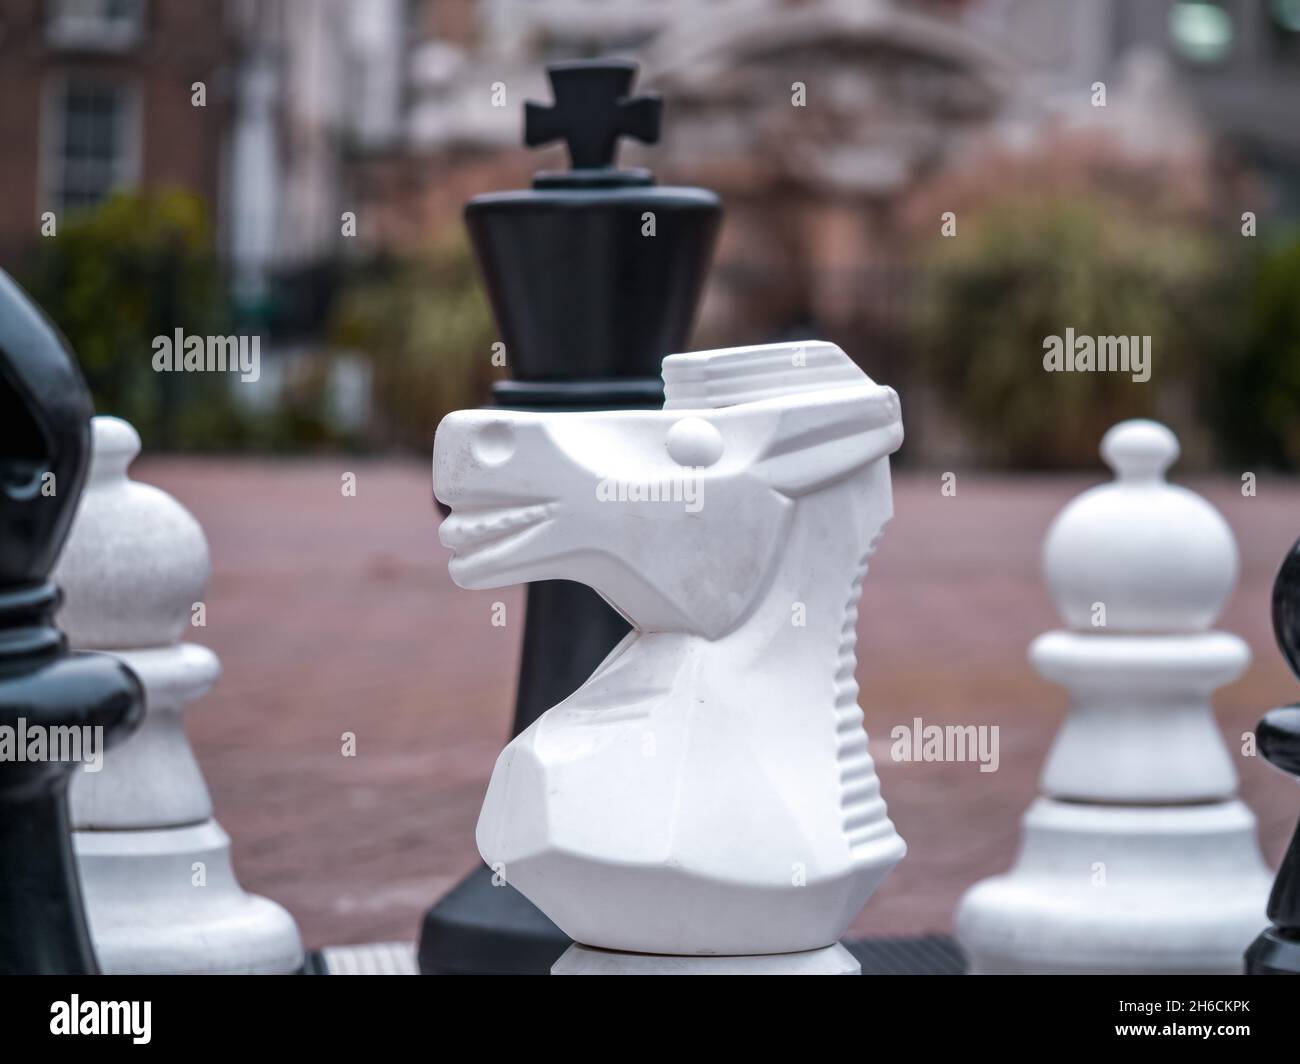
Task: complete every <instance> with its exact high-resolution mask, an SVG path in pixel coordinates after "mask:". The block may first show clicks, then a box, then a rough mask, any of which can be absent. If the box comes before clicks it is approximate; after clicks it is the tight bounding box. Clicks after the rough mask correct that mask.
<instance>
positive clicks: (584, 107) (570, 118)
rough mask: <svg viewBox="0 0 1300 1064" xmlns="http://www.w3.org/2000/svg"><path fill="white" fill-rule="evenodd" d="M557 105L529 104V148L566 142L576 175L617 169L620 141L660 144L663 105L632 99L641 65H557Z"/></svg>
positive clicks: (552, 69)
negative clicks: (553, 142)
mask: <svg viewBox="0 0 1300 1064" xmlns="http://www.w3.org/2000/svg"><path fill="white" fill-rule="evenodd" d="M546 76H547V77H548V78H549V79H550V82H551V92H552V93H553V94H554V96H555V103H554V104H551V105H549V106H548V105H547V104H541V103H534V102H533V101H532V100H529V101H527V102H526V103H525V104H524V143H525V144H527V145H528V146H529V147H530V148H536V147H538V146H539V145H542V144H549V143H550V142H551V141H553V140H563V141H565V142H566V143H567V144H568V146H569V159H570V160H571V165H572V167H573V169H575V170H596V169H601V168H604V167H611V166H613V165H614V156H615V153H616V152H617V150H618V138H619V137H635V138H636V139H637V140H639V141H641V142H642V143H644V144H653V143H655V141H657V140H658V139H659V116H660V114H661V113H662V111H663V101H662V100H661V99H660V98H659V97H658V96H656V95H653V94H648V95H645V96H636V97H633V96H630V95H629V93H630V92H631V91H632V82H633V80H634V79H635V78H636V64H635V63H630V62H625V61H620V60H609V59H597V60H575V61H573V62H568V63H553V64H551V65H550V66H548V67H547V68H546Z"/></svg>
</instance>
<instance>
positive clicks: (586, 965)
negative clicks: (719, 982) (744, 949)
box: [551, 942, 862, 975]
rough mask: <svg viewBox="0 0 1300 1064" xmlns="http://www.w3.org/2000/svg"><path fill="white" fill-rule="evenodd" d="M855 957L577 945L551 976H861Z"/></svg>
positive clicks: (836, 949) (840, 952) (839, 951)
mask: <svg viewBox="0 0 1300 1064" xmlns="http://www.w3.org/2000/svg"><path fill="white" fill-rule="evenodd" d="M861 972H862V968H861V966H860V965H859V964H858V962H857V960H856V959H854V957H853V954H851V953H850V952H849V951H848V950H846V949H845V948H844V947H843V946H842V945H840V944H839V943H838V942H837V943H836V944H835V945H833V946H826V947H825V948H824V949H812V950H805V951H804V952H802V953H765V954H761V955H758V956H752V957H717V956H710V957H680V956H665V955H663V954H655V953H620V952H618V951H616V950H607V949H595V948H593V947H591V946H580V945H578V944H577V943H574V944H573V945H572V946H570V947H569V948H568V949H567V950H566V951H565V953H564V955H563V956H562V957H561V958H560V959H559V960H558V961H556V962H555V965H554V967H552V968H551V974H552V975H860V974H861Z"/></svg>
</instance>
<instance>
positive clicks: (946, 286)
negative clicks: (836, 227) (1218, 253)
mask: <svg viewBox="0 0 1300 1064" xmlns="http://www.w3.org/2000/svg"><path fill="white" fill-rule="evenodd" d="M960 224H961V228H960V229H959V235H958V236H957V237H953V238H942V237H936V238H935V243H934V245H933V246H932V247H930V248H929V249H927V252H926V254H925V255H923V257H922V260H921V264H920V268H921V278H920V285H919V298H918V300H917V305H916V315H917V327H918V328H917V339H918V343H919V350H920V356H921V358H922V363H923V365H922V368H923V370H924V371H925V372H926V375H927V376H928V378H929V379H930V381H931V382H932V383H933V385H934V386H935V387H936V388H937V390H938V393H939V395H940V397H941V398H942V399H943V400H944V401H945V403H946V404H947V405H948V407H949V408H950V409H951V410H953V411H954V412H955V414H956V416H957V418H958V419H959V420H960V422H961V423H962V425H963V427H964V429H965V431H966V433H967V435H968V436H969V438H970V439H971V440H972V441H973V444H974V446H975V448H976V451H977V455H976V457H979V458H981V459H983V460H986V461H993V462H1002V463H1009V464H1011V465H1015V466H1019V467H1024V468H1051V467H1060V466H1074V465H1085V466H1092V465H1095V464H1096V454H1097V450H1096V448H1097V441H1098V440H1099V439H1100V437H1101V435H1102V434H1103V433H1104V432H1105V430H1106V429H1107V428H1108V427H1109V426H1110V425H1112V424H1113V423H1114V422H1115V421H1118V420H1120V419H1122V418H1126V417H1135V416H1151V415H1153V414H1156V413H1158V412H1162V411H1160V410H1159V408H1158V407H1157V401H1158V398H1159V399H1163V398H1165V397H1168V396H1169V395H1171V394H1173V393H1177V392H1178V391H1179V390H1180V389H1191V388H1192V387H1193V378H1192V375H1191V372H1190V371H1191V369H1192V368H1193V367H1194V366H1195V365H1196V364H1197V359H1198V356H1199V355H1200V340H1201V337H1202V336H1203V330H1202V325H1201V324H1198V323H1202V322H1203V320H1204V318H1205V316H1206V315H1207V313H1212V312H1213V308H1212V307H1209V306H1207V304H1206V297H1205V294H1206V292H1207V291H1208V289H1209V284H1210V281H1211V280H1212V278H1213V277H1214V263H1215V254H1214V248H1213V246H1212V245H1211V243H1210V242H1209V241H1208V240H1207V239H1206V238H1205V237H1204V236H1203V235H1201V234H1200V233H1199V232H1198V231H1197V230H1196V229H1195V228H1194V227H1192V226H1189V225H1187V224H1183V223H1177V222H1173V221H1168V220H1164V221H1156V220H1154V219H1151V218H1148V217H1144V216H1141V215H1139V214H1137V213H1136V212H1135V211H1134V210H1133V209H1131V208H1127V207H1125V206H1124V205H1122V204H1120V203H1118V202H1110V201H1108V200H1106V199H1104V198H1102V197H1099V196H1087V195H1083V194H1076V195H1074V196H1070V197H1055V198H1044V199H1040V200H1033V199H1021V200H1017V201H1014V202H1010V201H1003V202H995V203H992V204H989V205H988V206H986V207H984V208H982V209H980V210H979V211H978V213H977V214H975V215H974V216H971V215H969V214H965V215H963V217H962V219H961V223H960ZM1067 327H1072V328H1073V329H1074V332H1075V334H1076V336H1082V335H1088V336H1094V337H1096V336H1150V337H1151V378H1150V380H1149V381H1147V382H1145V383H1139V382H1135V381H1134V380H1133V379H1132V376H1131V375H1130V374H1127V373H1100V372H1092V373H1084V372H1074V373H1049V372H1047V371H1046V370H1045V369H1044V368H1043V355H1044V340H1045V338H1046V337H1049V336H1064V335H1065V331H1066V329H1067ZM1175 427H1176V428H1178V427H1182V426H1177V425H1176V426H1175Z"/></svg>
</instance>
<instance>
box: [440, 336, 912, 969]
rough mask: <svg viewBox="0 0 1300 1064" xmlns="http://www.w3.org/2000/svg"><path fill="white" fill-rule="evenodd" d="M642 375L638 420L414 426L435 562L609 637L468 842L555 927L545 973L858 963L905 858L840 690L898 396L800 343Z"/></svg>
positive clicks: (505, 768) (461, 578) (498, 789)
mask: <svg viewBox="0 0 1300 1064" xmlns="http://www.w3.org/2000/svg"><path fill="white" fill-rule="evenodd" d="M663 374H664V382H665V395H666V401H665V404H664V409H663V410H661V411H637V412H602V413H555V414H539V413H522V412H511V411H505V410H475V411H461V412H458V413H455V414H451V415H449V416H448V417H447V418H446V419H444V420H443V422H442V424H441V425H440V426H439V428H438V434H437V439H436V442H435V447H434V483H435V490H436V494H437V496H438V498H440V499H441V500H442V501H443V502H444V503H446V504H448V505H449V506H450V507H451V509H452V514H451V516H450V517H448V518H447V519H446V520H445V521H444V522H443V524H442V528H441V530H440V538H441V540H442V542H443V544H444V545H445V546H448V547H450V548H452V550H453V551H454V552H455V556H454V557H453V558H452V560H451V563H450V570H451V575H452V577H453V579H454V580H455V581H456V582H457V583H458V584H460V585H461V586H462V587H467V588H488V587H500V586H503V585H506V584H512V583H516V582H519V581H529V580H553V579H572V580H578V581H581V582H583V583H586V584H589V585H590V586H591V587H593V588H595V589H596V590H597V591H599V592H600V593H601V594H602V595H603V596H605V598H606V599H607V600H608V601H609V602H610V603H611V604H612V605H613V606H614V607H615V608H616V609H618V610H619V611H620V612H622V613H623V615H624V616H625V617H627V619H628V620H629V622H630V623H631V624H632V625H633V629H634V630H633V631H632V632H631V633H629V635H628V636H627V638H625V639H624V640H623V641H622V642H621V643H620V644H619V645H618V646H617V647H615V648H614V650H613V651H612V652H611V653H610V654H609V656H608V657H607V658H606V659H605V661H604V662H603V663H602V664H601V665H600V666H599V667H598V668H597V669H596V671H595V672H594V673H593V674H592V676H591V677H590V679H588V680H587V682H586V683H585V684H584V685H583V686H582V687H581V688H580V689H579V690H578V691H577V692H575V693H574V694H573V695H572V696H571V697H569V698H568V699H566V700H565V701H564V702H562V703H560V705H558V706H555V707H554V708H552V709H551V710H549V711H548V712H547V713H546V714H545V715H543V716H542V717H541V719H540V720H538V721H537V722H536V723H534V724H533V726H532V727H530V728H528V729H527V730H526V731H525V732H523V733H522V734H521V735H519V736H518V737H517V738H516V739H515V740H514V741H513V742H511V743H510V745H509V746H508V747H507V748H506V749H505V750H504V751H503V752H502V754H501V756H500V758H499V759H498V761H497V765H496V769H495V771H494V772H493V774H492V781H491V784H490V785H489V788H488V793H487V797H486V799H485V801H484V804H483V810H482V813H481V815H480V818H479V824H478V832H477V838H478V845H479V850H480V852H481V853H482V855H483V857H484V859H485V860H486V861H487V862H488V864H489V865H491V866H493V867H494V868H495V869H496V870H497V871H498V872H499V873H500V874H502V875H503V876H504V877H505V879H506V880H507V881H508V882H510V883H511V884H512V885H514V886H515V887H516V888H518V889H519V890H520V891H521V892H522V893H523V894H525V895H526V896H527V897H528V898H529V899H531V900H532V902H533V903H534V904H535V905H537V906H538V907H539V908H540V909H541V910H542V911H543V912H545V913H546V915H547V916H549V917H550V918H551V919H552V920H554V921H555V923H556V924H557V925H558V926H559V927H560V928H561V929H562V930H564V931H565V932H566V933H567V934H568V935H569V936H570V937H571V938H573V939H574V940H575V942H576V943H578V944H577V945H575V946H573V947H571V948H570V950H569V951H568V952H567V953H566V954H565V955H564V956H563V957H561V959H560V960H559V962H558V963H557V964H556V966H555V968H554V969H553V971H554V972H555V973H556V974H583V973H588V972H621V973H660V972H662V973H690V974H718V973H730V972H755V973H758V972H772V973H833V974H848V973H855V972H857V971H858V965H857V962H856V961H855V960H854V959H853V958H852V956H851V955H850V954H849V953H848V951H847V950H845V949H844V947H843V946H842V945H840V944H839V938H840V936H841V935H842V934H843V933H844V931H845V929H846V928H847V927H848V925H849V922H850V921H851V920H852V919H853V917H854V916H855V915H856V914H857V912H858V911H859V910H860V909H861V908H862V906H863V904H864V903H865V902H866V901H867V899H868V897H869V896H870V895H871V893H872V892H873V891H874V890H875V888H876V887H877V885H878V884H879V883H880V881H881V880H882V879H883V878H884V877H885V875H886V874H887V873H888V872H889V870H890V869H891V868H893V866H894V865H895V864H896V863H897V862H898V861H899V859H900V858H902V856H903V854H904V852H905V846H904V844H903V841H902V839H901V838H899V836H898V834H897V833H896V832H895V830H894V826H893V824H892V823H891V822H890V820H889V817H888V816H887V814H886V811H885V804H884V802H883V800H882V799H881V796H880V784H879V781H878V779H877V778H876V774H875V768H874V765H873V763H872V759H871V756H870V754H869V753H868V748H867V735H866V732H865V731H864V730H863V726H862V719H863V718H862V710H861V709H860V708H859V707H858V701H857V694H858V688H857V684H856V682H855V681H854V669H855V664H856V658H855V653H854V651H855V643H856V622H857V600H858V597H859V594H860V592H861V588H862V580H863V577H864V576H865V574H866V567H867V558H868V556H869V555H870V553H871V550H872V548H873V547H874V544H875V541H876V538H877V537H878V535H879V534H880V531H881V529H882V527H883V525H884V524H885V522H886V521H887V520H888V519H889V517H890V515H891V514H892V499H891V491H890V478H889V455H890V454H891V453H893V452H894V451H895V450H897V449H898V447H899V445H900V443H901V442H902V436H903V430H902V421H901V418H900V414H899V406H898V397H897V395H895V393H894V392H893V390H892V389H889V388H884V387H880V386H878V385H876V384H874V383H873V382H872V381H871V380H870V379H869V378H868V377H867V376H866V375H865V374H864V373H863V372H862V371H861V370H860V369H859V368H858V367H857V366H856V365H854V364H853V362H852V361H851V360H850V359H849V358H848V357H847V356H846V355H845V354H844V353H843V352H842V351H841V350H840V349H839V348H837V347H835V346H834V345H833V344H825V343H819V342H810V343H806V344H774V345H765V346H761V347H754V348H737V349H728V350H720V351H704V352H694V353H690V354H681V355H671V356H669V357H668V358H667V359H665V361H664V368H663Z"/></svg>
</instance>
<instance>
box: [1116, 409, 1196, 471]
mask: <svg viewBox="0 0 1300 1064" xmlns="http://www.w3.org/2000/svg"><path fill="white" fill-rule="evenodd" d="M1178 454H1179V447H1178V437H1177V436H1175V435H1174V434H1173V433H1172V432H1170V431H1169V429H1167V428H1166V427H1165V426H1164V425H1162V424H1160V422H1158V421H1148V420H1147V419H1146V418H1134V419H1133V420H1132V421H1121V422H1120V423H1119V424H1118V425H1113V426H1111V429H1110V431H1109V432H1107V433H1106V435H1105V436H1103V437H1102V438H1101V456H1102V458H1104V459H1105V460H1106V464H1107V465H1108V466H1110V468H1111V469H1112V470H1113V471H1114V473H1115V476H1116V478H1117V479H1119V480H1157V479H1160V480H1162V479H1164V475H1165V471H1166V470H1167V469H1168V468H1169V467H1170V466H1171V465H1173V464H1174V463H1175V462H1176V461H1178Z"/></svg>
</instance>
